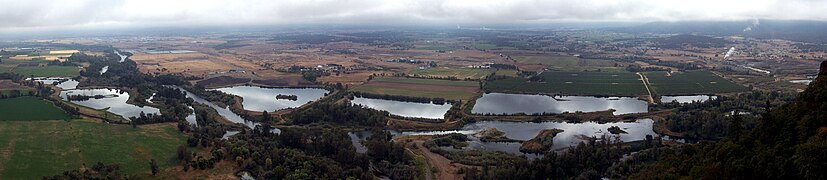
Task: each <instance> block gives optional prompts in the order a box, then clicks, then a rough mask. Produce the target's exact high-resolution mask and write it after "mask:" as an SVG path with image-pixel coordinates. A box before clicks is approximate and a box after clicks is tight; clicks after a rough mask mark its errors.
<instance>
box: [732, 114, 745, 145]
mask: <svg viewBox="0 0 827 180" xmlns="http://www.w3.org/2000/svg"><path fill="white" fill-rule="evenodd" d="M740 114H741V112H739V111H738V110H735V111H734V112H733V114H732V116H731V117H732V122H731V123H730V124H729V125H730V127H729V133H730V135H732V137H733V138H735V139H738V137H740V136H741V129H742V128H741V126H742V124H743V123H744V120H743V119H741V115H740Z"/></svg>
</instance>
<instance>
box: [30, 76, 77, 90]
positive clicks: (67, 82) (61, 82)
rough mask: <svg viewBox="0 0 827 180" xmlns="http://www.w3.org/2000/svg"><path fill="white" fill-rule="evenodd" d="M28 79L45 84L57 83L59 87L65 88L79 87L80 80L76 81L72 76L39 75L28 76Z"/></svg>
mask: <svg viewBox="0 0 827 180" xmlns="http://www.w3.org/2000/svg"><path fill="white" fill-rule="evenodd" d="M26 80H30V81H35V82H41V83H43V84H52V85H55V83H57V85H55V86H57V87H59V88H60V89H63V90H69V89H75V88H77V87H78V84H80V82H78V81H75V80H74V79H71V78H63V77H37V78H26Z"/></svg>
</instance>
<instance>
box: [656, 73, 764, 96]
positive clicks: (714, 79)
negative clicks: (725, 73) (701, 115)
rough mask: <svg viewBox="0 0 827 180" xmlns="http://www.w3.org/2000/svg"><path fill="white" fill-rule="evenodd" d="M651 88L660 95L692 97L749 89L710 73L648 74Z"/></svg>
mask: <svg viewBox="0 0 827 180" xmlns="http://www.w3.org/2000/svg"><path fill="white" fill-rule="evenodd" d="M645 74H646V78H648V79H649V85H650V88H652V90H653V91H655V92H653V93H656V94H658V95H692V94H713V93H730V92H741V91H747V90H748V89H747V87H744V86H741V85H738V84H735V83H733V82H731V81H729V80H726V79H724V78H722V77H721V76H718V75H715V74H713V73H712V72H709V71H687V72H676V73H672V74H671V76H667V73H666V72H646V73H645Z"/></svg>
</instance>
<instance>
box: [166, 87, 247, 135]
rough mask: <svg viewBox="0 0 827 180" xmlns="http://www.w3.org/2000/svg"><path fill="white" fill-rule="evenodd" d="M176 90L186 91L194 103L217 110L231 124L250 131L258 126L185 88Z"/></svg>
mask: <svg viewBox="0 0 827 180" xmlns="http://www.w3.org/2000/svg"><path fill="white" fill-rule="evenodd" d="M175 88H177V89H179V90H181V91H184V93H186V94H187V97H188V98H192V100H193V101H195V102H198V103H201V104H205V105H207V106H209V107H211V108H213V109H215V111H216V112H218V115H221V116H222V117H224V119H227V120H229V121H230V122H233V123H240V124H244V125H245V126H247V127H249V128H250V129H255V128H256V125H258V123H255V122H252V121H247V120H245V119H244V118H242V117H241V116H239V115H238V114H236V113H234V112H233V111H230V109H229V108H222V107H220V106H218V105H215V104H213V103H212V102H210V101H207V100H206V99H204V98H201V97H198V96H197V95H195V94H193V93H191V92H189V91H187V90H186V89H184V88H178V87H175Z"/></svg>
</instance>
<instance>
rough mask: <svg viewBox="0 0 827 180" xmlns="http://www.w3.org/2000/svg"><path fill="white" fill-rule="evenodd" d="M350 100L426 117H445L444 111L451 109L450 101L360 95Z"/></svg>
mask: <svg viewBox="0 0 827 180" xmlns="http://www.w3.org/2000/svg"><path fill="white" fill-rule="evenodd" d="M350 102H352V103H353V104H358V105H362V106H365V107H368V108H372V109H376V110H382V111H388V112H389V113H391V114H393V115H397V116H403V117H412V118H426V119H443V118H445V113H447V112H448V110H449V109H451V104H450V103H445V104H443V105H438V104H433V103H415V102H402V101H394V100H384V99H372V98H361V97H356V98H354V99H353V100H351V101H350Z"/></svg>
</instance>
